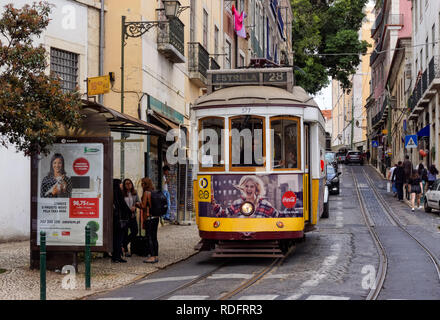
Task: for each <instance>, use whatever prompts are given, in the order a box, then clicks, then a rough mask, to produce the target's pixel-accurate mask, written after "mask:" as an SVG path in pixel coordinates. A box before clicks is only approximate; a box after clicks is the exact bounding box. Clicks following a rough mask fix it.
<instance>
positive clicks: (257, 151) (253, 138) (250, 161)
mask: <svg viewBox="0 0 440 320" xmlns="http://www.w3.org/2000/svg"><path fill="white" fill-rule="evenodd" d="M264 126H265V124H264V117H259V116H251V115H246V116H237V117H232V118H230V126H229V127H230V131H231V132H230V140H229V144H230V146H229V151H230V152H229V161H230V164H231V170H232V171H240V170H241V171H259V170H265V167H266V161H265V132H264Z"/></svg>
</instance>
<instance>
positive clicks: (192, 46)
mask: <svg viewBox="0 0 440 320" xmlns="http://www.w3.org/2000/svg"><path fill="white" fill-rule="evenodd" d="M188 55H189V62H188V72H189V79H190V80H191V81H193V82H194V83H195V84H196V85H198V86H199V87H206V85H207V83H208V79H207V72H208V69H209V53H208V51H206V50H205V48H204V47H203V46H202V45H201V44H200V43H198V42H188Z"/></svg>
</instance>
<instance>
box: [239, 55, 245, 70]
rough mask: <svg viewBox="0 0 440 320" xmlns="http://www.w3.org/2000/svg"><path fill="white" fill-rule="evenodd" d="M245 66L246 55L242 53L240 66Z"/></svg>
mask: <svg viewBox="0 0 440 320" xmlns="http://www.w3.org/2000/svg"><path fill="white" fill-rule="evenodd" d="M244 66H245V58H244V55H243V54H241V53H240V67H244Z"/></svg>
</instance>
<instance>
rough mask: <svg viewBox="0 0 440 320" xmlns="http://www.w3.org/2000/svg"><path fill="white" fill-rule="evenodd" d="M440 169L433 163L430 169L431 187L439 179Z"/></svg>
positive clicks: (429, 185) (429, 183)
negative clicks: (439, 172)
mask: <svg viewBox="0 0 440 320" xmlns="http://www.w3.org/2000/svg"><path fill="white" fill-rule="evenodd" d="M437 175H438V170H437V168H436V167H435V165H433V164H432V165H431V166H430V167H429V170H428V187H431V186H432V185H433V184H434V182H435V180H437Z"/></svg>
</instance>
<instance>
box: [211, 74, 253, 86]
mask: <svg viewBox="0 0 440 320" xmlns="http://www.w3.org/2000/svg"><path fill="white" fill-rule="evenodd" d="M259 75H260V74H259V73H258V72H251V73H220V74H213V75H212V82H213V84H215V85H223V84H232V83H252V84H258V83H259V82H260V77H259Z"/></svg>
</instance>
